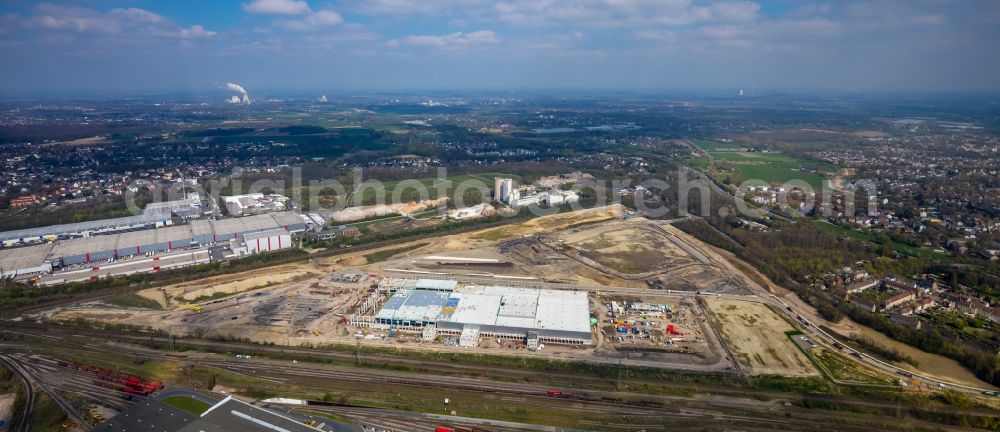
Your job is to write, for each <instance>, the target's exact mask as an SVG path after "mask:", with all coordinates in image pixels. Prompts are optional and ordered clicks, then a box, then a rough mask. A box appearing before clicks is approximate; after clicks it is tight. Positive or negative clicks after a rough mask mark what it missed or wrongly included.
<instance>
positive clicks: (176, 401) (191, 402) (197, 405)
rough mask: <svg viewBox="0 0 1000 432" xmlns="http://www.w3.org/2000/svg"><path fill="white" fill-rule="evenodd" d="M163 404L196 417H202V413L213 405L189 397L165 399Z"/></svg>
mask: <svg viewBox="0 0 1000 432" xmlns="http://www.w3.org/2000/svg"><path fill="white" fill-rule="evenodd" d="M163 403H165V404H167V405H170V406H172V407H175V408H180V409H182V410H184V411H187V412H189V413H191V414H194V415H201V413H203V412H205V410H207V409H209V408H210V407H211V405H209V404H207V403H205V402H202V401H200V400H198V399H195V398H193V397H188V396H171V397H168V398H166V399H163Z"/></svg>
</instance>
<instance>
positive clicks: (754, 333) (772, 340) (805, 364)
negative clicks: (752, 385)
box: [705, 299, 819, 377]
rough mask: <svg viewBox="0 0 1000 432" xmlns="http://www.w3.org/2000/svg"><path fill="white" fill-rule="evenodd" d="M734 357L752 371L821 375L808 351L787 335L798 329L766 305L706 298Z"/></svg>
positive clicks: (765, 373) (709, 309)
mask: <svg viewBox="0 0 1000 432" xmlns="http://www.w3.org/2000/svg"><path fill="white" fill-rule="evenodd" d="M705 303H706V306H708V311H709V316H711V318H712V320H713V321H715V324H716V326H717V327H718V329H719V331H720V333H721V334H722V337H723V339H725V341H726V344H727V345H728V346H729V350H730V351H731V352H732V354H733V357H735V358H736V361H737V362H739V364H740V366H741V367H743V368H745V369H747V370H749V372H750V374H752V375H782V376H793V377H808V376H818V375H819V372H818V371H817V370H816V368H814V367H813V365H812V363H811V362H810V361H809V359H808V358H806V357H805V354H803V353H802V351H801V350H800V349H799V348H798V347H796V346H795V344H794V343H793V342H792V341H791V339H789V338H788V336H787V335H786V332H790V331H794V330H795V329H794V328H793V327H792V325H791V324H789V323H788V322H787V321H785V320H784V319H783V318H781V317H780V316H778V314H776V313H775V312H774V311H772V310H771V309H770V308H769V307H767V306H766V305H763V304H760V303H755V302H748V301H742V300H730V299H707V300H705Z"/></svg>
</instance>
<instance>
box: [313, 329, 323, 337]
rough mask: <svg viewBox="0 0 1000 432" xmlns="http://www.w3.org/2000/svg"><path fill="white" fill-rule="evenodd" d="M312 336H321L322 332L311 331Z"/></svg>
mask: <svg viewBox="0 0 1000 432" xmlns="http://www.w3.org/2000/svg"><path fill="white" fill-rule="evenodd" d="M312 334H313V336H319V335H321V334H323V332H321V331H319V330H316V329H313V331H312Z"/></svg>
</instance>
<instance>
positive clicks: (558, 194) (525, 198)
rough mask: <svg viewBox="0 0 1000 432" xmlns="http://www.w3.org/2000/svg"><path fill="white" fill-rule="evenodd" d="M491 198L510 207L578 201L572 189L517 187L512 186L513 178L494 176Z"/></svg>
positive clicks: (553, 204) (577, 196) (578, 197)
mask: <svg viewBox="0 0 1000 432" xmlns="http://www.w3.org/2000/svg"><path fill="white" fill-rule="evenodd" d="M522 189H523V190H522ZM493 198H494V199H495V200H496V201H497V202H499V203H503V204H507V205H508V206H510V207H511V208H519V207H526V206H530V205H538V204H545V205H547V206H558V205H563V204H570V203H574V202H577V201H579V200H580V195H579V194H577V193H576V191H572V190H569V191H564V190H558V189H553V190H551V191H546V190H538V189H536V188H534V187H531V186H522V187H520V188H518V187H515V186H514V180H513V179H509V178H500V177H494V178H493Z"/></svg>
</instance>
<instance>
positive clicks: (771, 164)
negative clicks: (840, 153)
mask: <svg viewBox="0 0 1000 432" xmlns="http://www.w3.org/2000/svg"><path fill="white" fill-rule="evenodd" d="M708 154H709V155H710V156H711V157H712V158H713V159H714V160H715V162H716V163H717V164H718V165H719V167H721V168H723V169H725V170H732V171H733V175H732V176H730V179H731V181H732V183H734V184H740V183H743V182H745V181H747V180H763V181H764V182H767V183H768V184H772V185H774V184H783V183H786V182H788V181H792V180H802V181H805V182H806V183H808V184H809V186H810V187H812V188H813V190H814V191H819V190H822V187H823V180H824V179H826V178H827V177H832V176H833V175H834V174H835V173H836V172H837V169H836V167H834V166H833V165H830V164H828V163H825V162H816V161H807V160H803V159H798V158H794V157H791V156H787V155H783V154H778V153H750V152H743V151H709V152H708Z"/></svg>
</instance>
